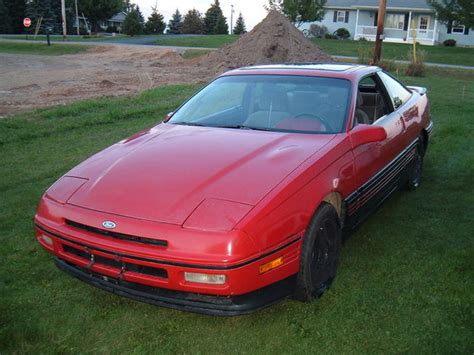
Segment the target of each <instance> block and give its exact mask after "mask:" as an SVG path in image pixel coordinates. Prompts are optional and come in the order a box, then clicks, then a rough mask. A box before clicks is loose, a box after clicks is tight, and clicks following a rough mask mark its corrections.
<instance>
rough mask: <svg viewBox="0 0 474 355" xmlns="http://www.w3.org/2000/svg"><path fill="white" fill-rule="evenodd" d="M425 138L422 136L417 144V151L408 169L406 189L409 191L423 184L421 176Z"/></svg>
mask: <svg viewBox="0 0 474 355" xmlns="http://www.w3.org/2000/svg"><path fill="white" fill-rule="evenodd" d="M423 147H424V145H423V138H422V137H420V142H419V143H418V145H417V146H416V153H415V157H414V158H413V161H412V162H411V163H410V166H409V168H408V171H407V182H406V189H407V190H409V191H413V190H416V189H417V188H419V187H420V185H421V180H422V179H421V177H422V172H423V156H424V152H423Z"/></svg>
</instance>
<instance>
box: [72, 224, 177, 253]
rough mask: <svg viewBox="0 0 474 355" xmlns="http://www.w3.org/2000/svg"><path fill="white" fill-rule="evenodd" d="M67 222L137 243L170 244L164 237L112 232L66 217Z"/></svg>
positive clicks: (75, 226) (95, 232) (88, 230)
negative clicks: (157, 237) (146, 236)
mask: <svg viewBox="0 0 474 355" xmlns="http://www.w3.org/2000/svg"><path fill="white" fill-rule="evenodd" d="M66 224H67V225H69V226H71V227H74V228H77V229H81V230H85V231H87V232H90V233H94V234H98V235H103V236H106V237H110V238H114V239H120V240H127V241H130V242H136V243H142V244H150V245H156V246H160V247H167V246H168V242H167V241H166V240H162V239H151V238H144V237H138V236H135V235H129V234H123V233H117V232H112V231H108V230H104V229H100V228H95V227H91V226H87V225H85V224H81V223H77V222H74V221H71V220H69V219H66Z"/></svg>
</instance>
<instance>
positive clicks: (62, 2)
mask: <svg viewBox="0 0 474 355" xmlns="http://www.w3.org/2000/svg"><path fill="white" fill-rule="evenodd" d="M65 2H66V1H65V0H61V15H62V17H63V40H64V39H66V36H67V27H66V3H65Z"/></svg>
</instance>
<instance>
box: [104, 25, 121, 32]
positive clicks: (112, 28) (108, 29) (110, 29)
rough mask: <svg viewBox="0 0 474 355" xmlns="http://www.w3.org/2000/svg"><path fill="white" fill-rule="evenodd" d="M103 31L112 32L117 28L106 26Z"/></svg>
mask: <svg viewBox="0 0 474 355" xmlns="http://www.w3.org/2000/svg"><path fill="white" fill-rule="evenodd" d="M105 32H107V33H114V32H118V30H117V27H115V26H108V27H107V28H106V29H105Z"/></svg>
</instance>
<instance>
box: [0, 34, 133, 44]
mask: <svg viewBox="0 0 474 355" xmlns="http://www.w3.org/2000/svg"><path fill="white" fill-rule="evenodd" d="M127 37H128V36H126V35H122V34H117V35H116V36H90V37H89V36H77V35H69V36H67V37H66V42H88V41H103V40H115V39H123V38H127ZM0 38H3V39H16V40H28V41H43V42H46V35H37V36H36V37H35V36H34V35H32V34H29V35H14V36H0ZM50 38H51V40H52V41H62V40H63V36H62V35H51V36H50Z"/></svg>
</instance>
